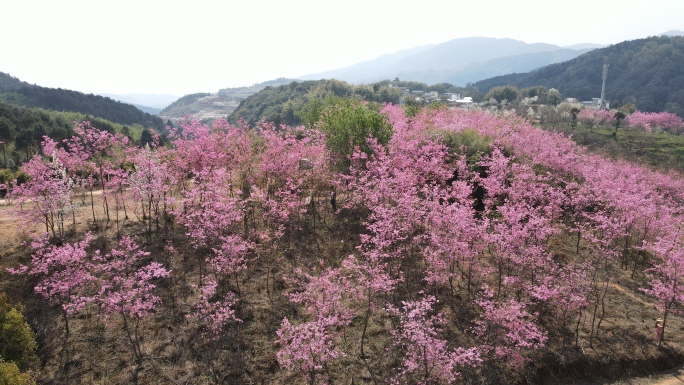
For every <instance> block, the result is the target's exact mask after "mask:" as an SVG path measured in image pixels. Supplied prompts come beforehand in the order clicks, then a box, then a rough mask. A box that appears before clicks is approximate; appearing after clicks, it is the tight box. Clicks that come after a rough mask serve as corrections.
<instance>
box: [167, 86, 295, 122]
mask: <svg viewBox="0 0 684 385" xmlns="http://www.w3.org/2000/svg"><path fill="white" fill-rule="evenodd" d="M292 81H293V80H292V79H285V78H278V79H275V80H269V81H266V82H263V83H259V84H254V85H252V86H250V87H237V88H222V89H219V91H218V93H206V92H201V93H196V94H190V95H185V96H183V97H182V98H179V99H178V100H176V101H174V102H173V103H171V104H169V105H168V106H166V107H165V108H164V109H163V110H161V111H160V112H159V114H158V115H159V117H160V118H162V119H164V120H167V119H169V120H172V121H178V120H179V119H182V118H184V117H185V116H187V115H192V116H194V117H195V118H197V119H202V120H214V119H218V118H224V119H225V118H227V117H228V116H230V115H231V114H232V113H233V111H235V109H236V108H237V107H238V106H239V105H240V102H242V101H243V100H245V99H246V98H248V97H250V96H251V95H254V94H256V93H259V92H260V91H262V90H263V89H264V88H266V87H272V86H278V85H281V84H288V83H290V82H292Z"/></svg>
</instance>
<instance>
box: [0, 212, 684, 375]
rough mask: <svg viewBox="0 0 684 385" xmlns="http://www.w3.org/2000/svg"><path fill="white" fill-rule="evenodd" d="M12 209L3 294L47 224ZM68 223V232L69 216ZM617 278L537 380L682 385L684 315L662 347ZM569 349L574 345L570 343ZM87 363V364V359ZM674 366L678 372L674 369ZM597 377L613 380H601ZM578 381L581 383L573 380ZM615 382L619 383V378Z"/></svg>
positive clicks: (5, 238) (650, 309) (651, 304)
mask: <svg viewBox="0 0 684 385" xmlns="http://www.w3.org/2000/svg"><path fill="white" fill-rule="evenodd" d="M127 204H128V215H129V217H130V219H129V221H128V224H133V223H136V224H137V223H139V222H140V218H138V217H137V216H136V215H135V213H134V210H133V208H134V207H135V203H134V202H133V201H128V202H127ZM14 209H16V207H14V206H11V205H8V204H7V202H0V270H2V271H0V291H3V290H6V291H7V290H8V289H10V288H9V287H8V284H7V282H2V278H3V276H6V275H5V274H6V273H4V269H5V268H6V267H10V266H15V265H16V264H17V260H16V258H17V257H16V254H17V253H16V251H18V250H20V248H19V245H20V244H21V242H23V241H27V240H29V239H31V238H32V237H35V236H37V235H39V234H41V233H42V232H44V231H45V227H44V225H42V226H41V225H36V226H32V227H26V226H24V225H22V224H21V222H20V221H19V220H18V219H17V218H16V217H14V216H13V215H12V210H14ZM116 213H117V210H116V209H115V208H114V207H113V205H110V215H111V217H112V221H110V222H109V224H108V225H106V227H105V228H103V227H102V225H101V224H100V225H97V224H95V225H96V226H97V227H98V231H99V232H105V233H107V234H109V235H111V236H112V237H113V236H115V235H116V229H117V225H116V222H115V220H114V217H115V215H116ZM118 214H119V219H120V221H121V223H120V226H121V228H122V229H123V227H124V226H125V224H126V223H125V221H123V217H124V212H123V210H122V209H121V208H119V210H118ZM95 216H96V217H97V218H98V219H99V218H103V217H104V216H105V215H104V209H103V207H102V206H101V205H98V204H96V205H95ZM76 222H77V223H78V224H79V228H78V229H77V230H76V231H77V233H78V234H81V235H82V234H83V233H84V232H85V231H87V230H88V229H89V228H93V226H94V224H93V221H92V209H91V206H90V202H89V200H88V199H86V200H85V201H83V204H81V206H80V207H79V208H78V209H77V212H76ZM101 223H102V222H101ZM65 225H66V228H67V231H69V230H70V229H71V218H69V220H68V221H67V223H66V224H65ZM129 231H130V228H129ZM554 248H557V251H558V252H559V253H563V254H567V255H568V256H569V257H570V256H572V254H573V250H572V247H569V246H568V245H565V242H559V243H558V244H557V245H555V247H554ZM615 274H616V275H615V277H614V281H613V283H612V285H611V286H610V289H609V294H608V297H607V312H606V317H605V319H604V320H603V322H602V324H601V330H600V333H599V334H598V337H596V338H595V340H594V342H593V347H589V345H588V343H587V338H586V337H587V335H588V332H589V330H588V328H589V327H590V322H589V320H588V317H585V318H584V319H583V320H582V323H581V325H580V340H579V345H578V347H576V348H575V347H574V346H565V347H564V348H561V347H560V346H556V347H555V348H553V347H549V348H550V349H555V350H554V353H557V354H556V355H555V356H551V357H550V358H551V360H550V361H546V360H545V359H544V358H541V357H540V363H543V365H541V367H542V370H540V371H539V372H538V373H536V375H535V376H534V381H533V382H535V383H550V384H551V383H564V384H566V385H675V384H683V385H684V365H683V366H678V365H681V364H682V363H684V358H682V357H684V355H682V354H681V353H680V352H684V319H682V318H683V317H681V316H674V315H673V316H672V317H670V318H668V328H667V329H666V338H667V342H666V343H665V344H664V346H663V347H661V348H658V347H657V346H656V344H655V342H654V341H653V326H654V323H655V322H654V321H655V319H656V318H658V317H659V316H660V311H659V310H658V309H657V308H656V306H655V305H656V304H655V301H654V300H653V299H652V298H650V297H649V296H647V295H645V294H644V293H643V292H641V291H640V290H639V288H640V287H644V284H645V277H643V276H638V274H637V277H635V279H631V278H630V274H631V271H630V270H624V271H623V270H618V271H616V272H615ZM10 290H11V289H10ZM255 292H256V291H255ZM264 295H265V294H264ZM568 345H573V344H572V342H569V343H568ZM565 352H570V353H565ZM85 361H87V360H85V359H84V362H85ZM561 367H562V369H560V368H561ZM673 367H676V368H675V369H670V368H673ZM555 368H558V369H555ZM162 371H163V370H162ZM544 373H549V374H551V373H553V376H554V377H553V379H549V380H545V375H544ZM644 373H652V374H651V375H644ZM176 374H178V373H176ZM599 377H602V378H606V379H609V380H604V381H601V380H597V379H596V378H599ZM574 378H578V380H573V379H574ZM616 378H621V379H620V380H615V379H616ZM561 380H563V382H561ZM568 380H569V381H568Z"/></svg>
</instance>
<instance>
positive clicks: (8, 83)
mask: <svg viewBox="0 0 684 385" xmlns="http://www.w3.org/2000/svg"><path fill="white" fill-rule="evenodd" d="M30 86H31V85H30V84H28V83H26V82H23V81H21V80H19V79H18V78H15V77H14V76H11V75H10V74H6V73H4V72H0V92H4V91H7V90H13V89H17V88H21V87H30Z"/></svg>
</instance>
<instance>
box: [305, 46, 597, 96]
mask: <svg viewBox="0 0 684 385" xmlns="http://www.w3.org/2000/svg"><path fill="white" fill-rule="evenodd" d="M590 49H591V48H587V47H586V46H585V47H583V48H581V49H578V50H576V49H572V48H562V47H559V46H556V45H552V44H542V43H536V44H527V43H525V42H522V41H518V40H513V39H495V38H485V37H471V38H461V39H454V40H450V41H448V42H445V43H441V44H437V45H428V46H421V47H416V48H413V49H410V50H404V51H400V52H397V53H394V54H388V55H383V56H381V57H379V58H377V59H375V60H370V61H366V62H363V63H359V64H355V65H353V66H349V67H345V68H341V69H337V70H333V71H327V72H323V73H318V74H312V75H306V76H303V77H301V79H304V80H315V79H322V78H325V79H331V78H333V79H338V80H343V81H346V82H349V83H374V82H377V81H380V80H383V79H394V78H395V77H398V78H400V79H404V80H411V81H417V82H422V83H427V84H438V83H451V84H453V85H455V86H465V85H466V83H468V82H475V81H478V80H481V79H486V78H488V77H492V76H497V75H504V74H508V73H511V72H513V71H525V72H527V71H531V70H533V69H535V68H539V67H542V66H545V65H548V64H551V63H558V62H561V61H564V60H568V59H571V58H574V57H577V56H579V55H581V54H582V53H584V52H587V51H588V50H590ZM495 59H497V60H495Z"/></svg>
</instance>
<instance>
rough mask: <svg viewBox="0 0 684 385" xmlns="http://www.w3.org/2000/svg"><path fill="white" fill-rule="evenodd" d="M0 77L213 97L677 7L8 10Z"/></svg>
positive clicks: (584, 33) (543, 38) (241, 4)
mask: <svg viewBox="0 0 684 385" xmlns="http://www.w3.org/2000/svg"><path fill="white" fill-rule="evenodd" d="M1 9H2V17H1V18H0V19H1V20H0V42H1V44H0V72H5V73H9V74H10V75H12V76H15V77H18V78H19V79H21V80H24V81H27V82H29V83H35V84H38V85H41V86H46V87H55V88H56V87H61V88H67V89H73V90H77V91H82V92H86V93H91V92H92V93H118V94H123V93H157V94H164V93H169V94H175V95H178V96H181V95H184V94H189V93H194V92H216V91H218V89H219V88H226V87H239V86H246V85H251V84H253V83H259V82H263V81H266V80H272V79H275V78H278V77H293V78H294V77H298V76H303V75H306V74H310V73H317V72H322V71H327V70H332V69H337V68H341V67H345V66H348V65H352V64H356V63H358V62H361V61H365V60H371V59H374V58H376V57H378V56H380V55H382V54H386V53H393V52H397V51H399V50H403V49H407V48H413V47H416V46H420V45H425V44H437V43H442V42H445V41H448V40H451V39H456V38H460V37H472V36H485V37H497V38H512V39H517V40H522V41H524V42H527V43H538V42H542V43H551V44H558V45H571V44H577V43H600V44H615V43H619V42H621V41H624V40H632V39H638V38H643V37H647V36H653V35H658V34H660V33H663V32H665V31H668V30H671V29H679V30H684V1H683V0H651V1H636V0H620V1H612V0H570V1H565V0H559V1H551V0H529V1H525V0H518V1H513V0H506V1H499V0H489V1H487V0H471V1H462V0H461V1H458V0H413V1H408V2H402V1H397V0H343V1H325V0H239V1H234V0H223V1H217V0H214V1H209V0H193V1H179V2H177V1H173V0H165V1H157V0H118V1H111V0H110V1H97V0H84V1H77V0H60V1H57V0H41V1H37V0H10V1H7V2H4V4H3V5H2V7H1Z"/></svg>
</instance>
